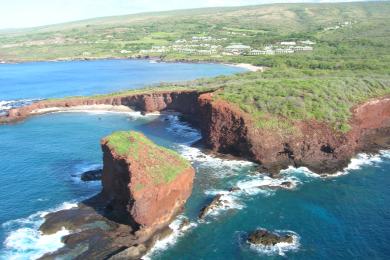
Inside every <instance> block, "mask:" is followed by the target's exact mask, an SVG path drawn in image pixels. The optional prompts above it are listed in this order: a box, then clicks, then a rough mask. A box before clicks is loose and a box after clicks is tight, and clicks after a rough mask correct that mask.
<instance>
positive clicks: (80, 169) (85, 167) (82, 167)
mask: <svg viewBox="0 0 390 260" xmlns="http://www.w3.org/2000/svg"><path fill="white" fill-rule="evenodd" d="M75 168H76V170H75V172H74V173H72V175H71V179H72V181H73V182H75V183H78V184H87V185H89V184H92V185H100V180H97V181H88V182H84V181H82V180H81V175H82V174H83V173H84V172H87V171H95V170H99V169H102V168H103V165H102V164H98V163H95V164H89V163H81V164H79V165H76V166H75Z"/></svg>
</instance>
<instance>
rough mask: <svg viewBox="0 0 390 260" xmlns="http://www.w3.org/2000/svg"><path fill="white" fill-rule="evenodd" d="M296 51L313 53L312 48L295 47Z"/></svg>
mask: <svg viewBox="0 0 390 260" xmlns="http://www.w3.org/2000/svg"><path fill="white" fill-rule="evenodd" d="M293 48H294V50H295V51H312V50H313V47H311V46H295V47H293Z"/></svg>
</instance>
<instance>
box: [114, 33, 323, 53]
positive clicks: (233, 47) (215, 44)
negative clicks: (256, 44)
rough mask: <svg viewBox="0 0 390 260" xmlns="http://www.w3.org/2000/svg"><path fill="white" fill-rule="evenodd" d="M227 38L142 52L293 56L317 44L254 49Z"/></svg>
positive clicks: (197, 38) (288, 43) (205, 38)
mask: <svg viewBox="0 0 390 260" xmlns="http://www.w3.org/2000/svg"><path fill="white" fill-rule="evenodd" d="M227 42H228V39H227V38H214V37H211V36H193V37H192V38H191V39H178V40H176V41H175V42H174V43H173V44H171V45H168V46H153V47H152V48H151V49H148V50H141V51H140V53H141V54H143V55H148V54H150V55H152V54H162V53H170V52H176V53H185V54H190V55H191V54H193V55H223V56H231V55H236V56H237V55H246V56H257V55H275V54H292V53H295V52H306V51H313V49H314V47H313V46H314V45H315V44H316V43H315V42H313V41H310V40H301V41H281V42H277V43H274V44H268V45H265V46H264V47H263V48H253V47H251V46H249V45H244V44H241V43H229V44H227ZM121 53H122V54H126V53H131V52H130V51H127V50H121Z"/></svg>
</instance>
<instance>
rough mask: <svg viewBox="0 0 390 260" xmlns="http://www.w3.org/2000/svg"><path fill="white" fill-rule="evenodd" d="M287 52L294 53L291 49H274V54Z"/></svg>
mask: <svg viewBox="0 0 390 260" xmlns="http://www.w3.org/2000/svg"><path fill="white" fill-rule="evenodd" d="M289 53H294V50H292V49H281V48H278V49H276V50H275V54H289Z"/></svg>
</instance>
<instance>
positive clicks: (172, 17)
mask: <svg viewBox="0 0 390 260" xmlns="http://www.w3.org/2000/svg"><path fill="white" fill-rule="evenodd" d="M389 14H390V2H358V3H335V4H274V5H261V6H249V7H234V8H233V7H231V8H207V9H194V10H184V11H182V10H181V11H172V12H161V13H147V14H138V15H128V16H118V17H108V18H100V19H92V20H86V21H81V22H74V23H68V24H61V25H54V26H47V27H40V28H33V29H24V30H18V31H14V32H7V33H3V34H1V33H0V60H5V61H29V60H49V59H76V58H77V59H89V58H106V57H115V58H121V57H122V58H125V57H133V58H134V57H143V56H155V57H157V58H160V59H164V60H168V61H169V60H186V61H211V62H229V63H250V64H254V65H259V66H265V67H267V68H268V69H267V70H266V71H265V72H264V73H261V72H256V73H247V74H240V75H233V76H225V77H218V78H215V79H209V80H198V81H195V82H190V83H183V84H182V85H183V86H174V87H171V86H165V89H166V90H167V89H170V88H173V89H186V88H194V87H201V88H202V89H209V88H220V90H219V91H218V93H217V95H216V96H215V98H217V99H223V100H227V101H229V102H231V103H234V104H236V105H237V106H239V107H240V108H241V109H242V110H243V111H246V112H248V113H249V114H251V115H252V116H253V118H254V119H255V120H256V122H257V125H258V127H261V128H271V129H279V130H288V131H290V130H293V129H291V127H292V125H293V122H294V121H295V120H309V119H316V120H319V121H324V122H327V123H329V124H330V125H331V126H332V127H333V128H334V129H336V130H339V131H342V132H346V131H348V130H349V129H350V125H349V120H350V117H351V113H350V109H351V107H352V106H354V105H356V104H358V103H360V102H364V101H366V100H368V99H370V98H374V97H378V96H383V95H388V94H390V16H389ZM194 36H195V37H198V36H202V37H212V38H213V39H219V40H218V41H217V40H216V41H217V42H212V44H215V45H220V46H223V47H226V46H227V45H229V44H232V43H241V44H244V45H249V46H251V47H252V49H261V48H264V47H265V46H267V45H269V44H275V43H277V42H281V41H296V42H299V41H306V40H310V41H313V42H315V45H314V50H313V51H310V52H296V53H293V54H279V55H259V56H248V55H245V54H243V55H232V56H229V55H219V54H218V55H216V54H210V55H199V54H190V53H182V52H178V51H169V52H165V53H149V54H148V55H145V54H142V53H141V50H145V49H150V48H153V47H155V46H165V47H169V46H173V45H175V42H176V41H177V40H181V39H185V40H190V39H191V38H192V37H194ZM213 41H214V40H213ZM223 47H222V48H223ZM123 50H126V52H123ZM121 51H122V52H121ZM183 87H184V88H183ZM150 91H153V90H150ZM126 93H127V94H131V93H136V92H124V93H119V94H118V93H115V95H124V94H126ZM102 97H104V96H102Z"/></svg>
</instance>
